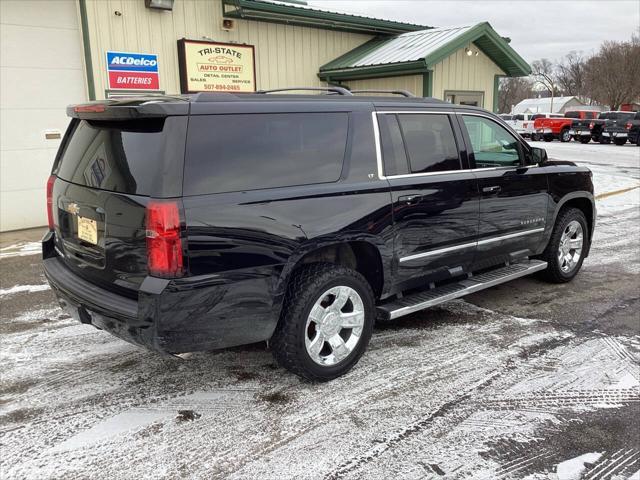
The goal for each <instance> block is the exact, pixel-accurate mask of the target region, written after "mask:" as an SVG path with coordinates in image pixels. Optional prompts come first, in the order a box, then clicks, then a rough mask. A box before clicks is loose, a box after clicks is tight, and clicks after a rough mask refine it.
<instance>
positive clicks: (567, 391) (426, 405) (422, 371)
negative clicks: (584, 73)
mask: <svg viewBox="0 0 640 480" xmlns="http://www.w3.org/2000/svg"><path fill="white" fill-rule="evenodd" d="M537 146H541V147H544V148H547V150H548V152H549V156H550V157H552V158H558V159H566V160H573V161H580V162H581V163H584V164H585V165H588V166H589V167H590V168H592V170H593V171H594V182H595V184H596V194H597V195H598V196H599V197H600V198H599V200H598V201H597V207H598V212H599V215H598V222H597V227H596V236H595V239H594V246H593V249H592V252H591V255H590V257H589V258H588V259H587V260H586V261H585V263H584V266H583V270H582V272H581V273H580V274H579V276H578V277H577V278H576V279H575V280H574V281H573V282H572V283H570V284H567V285H549V284H546V283H543V282H541V281H539V280H537V279H536V278H526V279H521V280H518V281H515V282H512V283H508V284H504V285H501V286H498V287H495V288H492V289H490V290H487V291H484V292H481V293H477V294H474V295H472V296H470V297H467V298H466V299H464V300H458V301H454V302H450V303H447V304H444V305H442V306H440V307H438V308H433V309H430V310H427V311H424V312H421V313H418V314H414V315H411V316H408V317H405V318H403V319H400V320H398V321H397V322H396V323H394V324H393V325H390V326H384V327H378V328H377V329H376V331H375V333H374V335H373V338H372V341H371V344H370V348H369V350H368V352H367V353H366V355H365V356H364V357H363V359H362V360H361V361H360V363H359V364H358V366H357V367H356V368H355V369H353V371H351V372H350V373H349V374H348V375H346V376H345V377H343V378H340V379H337V380H335V381H333V382H330V383H327V384H320V385H317V384H310V383H307V382H303V381H301V380H299V379H298V378H297V377H294V376H292V375H290V374H288V373H287V372H285V371H283V370H282V369H280V368H278V367H277V366H275V365H274V362H273V360H272V358H271V354H270V352H269V351H268V350H267V348H266V347H265V346H262V345H257V346H256V345H254V346H249V347H243V348H235V349H230V350H225V351H220V352H215V353H199V354H195V355H193V356H192V357H191V358H190V359H189V360H187V361H180V360H173V359H167V358H162V357H160V356H158V355H156V354H154V353H151V352H147V351H145V350H142V349H139V348H136V347H134V346H131V345H129V344H127V343H125V342H122V341H120V340H118V339H116V338H114V337H112V336H110V335H108V334H106V333H104V332H101V331H98V330H95V329H93V328H91V327H87V326H83V325H79V324H76V323H75V322H73V321H72V320H71V319H69V318H68V317H67V316H65V315H64V314H63V313H62V312H61V311H60V309H59V308H58V307H57V306H56V303H55V301H54V299H53V295H52V293H51V291H50V290H49V289H47V287H46V286H44V278H43V276H42V273H41V269H40V265H39V257H38V255H37V254H34V251H37V245H34V244H33V243H31V242H16V243H14V244H11V245H3V246H2V247H1V248H0V269H1V271H2V277H1V278H2V283H1V285H0V301H1V302H2V309H1V311H0V342H1V344H0V345H1V352H0V362H1V364H2V375H1V378H0V449H1V451H0V472H1V473H2V478H20V479H22V478H30V479H48V478H56V479H58V478H64V479H74V478H78V479H80V478H83V479H84V478H109V479H129V478H131V479H134V478H135V479H137V478H151V479H156V478H158V479H160V478H162V479H167V478H171V479H173V478H196V479H217V478H232V479H249V478H251V479H253V478H260V479H288V478H292V479H293V478H296V479H341V478H345V479H362V478H367V479H388V478H399V479H414V478H421V479H422V478H432V479H440V478H448V479H451V478H474V479H497V478H518V479H521V478H527V479H531V480H533V479H559V480H566V479H579V478H583V479H612V478H613V479H623V478H624V479H627V478H635V479H640V437H639V435H640V434H639V432H640V276H639V275H640V188H635V187H638V186H640V148H638V147H634V146H631V145H628V146H625V147H617V146H614V145H596V144H591V145H581V144H577V143H574V142H572V143H569V144H560V143H558V142H553V143H550V144H547V143H541V142H539V143H538V144H537ZM611 192H614V194H613V195H608V194H609V193H611ZM615 192H617V193H615Z"/></svg>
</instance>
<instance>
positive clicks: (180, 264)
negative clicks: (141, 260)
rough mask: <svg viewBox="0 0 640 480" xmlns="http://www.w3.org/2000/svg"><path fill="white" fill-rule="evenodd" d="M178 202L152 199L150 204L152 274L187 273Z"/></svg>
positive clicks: (148, 218) (148, 233) (149, 238)
mask: <svg viewBox="0 0 640 480" xmlns="http://www.w3.org/2000/svg"><path fill="white" fill-rule="evenodd" d="M180 224H181V222H180V208H179V206H178V202H177V201H175V200H171V201H159V200H151V201H149V203H148V204H147V260H148V268H149V273H150V274H151V275H153V276H155V277H163V278H172V277H181V276H182V275H184V261H183V258H182V240H181V238H180V233H181V232H180V229H181V227H180Z"/></svg>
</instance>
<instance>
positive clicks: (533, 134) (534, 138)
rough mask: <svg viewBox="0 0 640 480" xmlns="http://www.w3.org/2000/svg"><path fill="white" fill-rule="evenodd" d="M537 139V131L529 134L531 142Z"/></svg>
mask: <svg viewBox="0 0 640 480" xmlns="http://www.w3.org/2000/svg"><path fill="white" fill-rule="evenodd" d="M538 140H539V138H538V134H537V133H532V134H531V141H532V142H537V141H538Z"/></svg>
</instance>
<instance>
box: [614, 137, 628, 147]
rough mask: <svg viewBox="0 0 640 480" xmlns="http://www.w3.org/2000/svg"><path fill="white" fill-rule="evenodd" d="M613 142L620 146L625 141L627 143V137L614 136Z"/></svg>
mask: <svg viewBox="0 0 640 480" xmlns="http://www.w3.org/2000/svg"><path fill="white" fill-rule="evenodd" d="M614 142H615V143H616V145H618V146H621V145H624V144H625V143H627V139H626V138H616V139H615V140H614Z"/></svg>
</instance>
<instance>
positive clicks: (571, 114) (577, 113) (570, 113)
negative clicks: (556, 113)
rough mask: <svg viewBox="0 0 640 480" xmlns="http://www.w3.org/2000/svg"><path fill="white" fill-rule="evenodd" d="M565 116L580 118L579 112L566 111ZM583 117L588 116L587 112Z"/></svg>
mask: <svg viewBox="0 0 640 480" xmlns="http://www.w3.org/2000/svg"><path fill="white" fill-rule="evenodd" d="M564 117H565V118H580V112H566V113H565V114H564ZM585 118H589V117H588V116H587V114H585Z"/></svg>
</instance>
